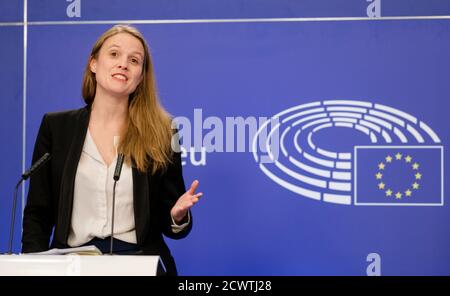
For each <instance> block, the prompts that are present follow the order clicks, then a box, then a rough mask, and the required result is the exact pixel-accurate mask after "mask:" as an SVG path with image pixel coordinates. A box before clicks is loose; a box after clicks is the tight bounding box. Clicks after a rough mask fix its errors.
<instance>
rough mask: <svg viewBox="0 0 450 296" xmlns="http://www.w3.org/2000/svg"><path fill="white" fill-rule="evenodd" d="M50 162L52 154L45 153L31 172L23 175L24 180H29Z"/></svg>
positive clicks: (32, 167)
mask: <svg viewBox="0 0 450 296" xmlns="http://www.w3.org/2000/svg"><path fill="white" fill-rule="evenodd" d="M48 160H50V153H45V154H44V155H43V156H42V157H41V158H39V160H38V161H36V162H35V163H34V164H33V165H32V166H31V168H30V169H29V170H27V171H25V173H23V174H22V179H23V180H26V179H28V178H29V177H30V176H31V175H32V174H33V173H34V172H35V171H37V170H39V169H40V168H41V167H42V166H43V165H44V164H45V163H46V162H47V161H48Z"/></svg>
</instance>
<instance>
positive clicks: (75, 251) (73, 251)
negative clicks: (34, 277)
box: [29, 246, 102, 255]
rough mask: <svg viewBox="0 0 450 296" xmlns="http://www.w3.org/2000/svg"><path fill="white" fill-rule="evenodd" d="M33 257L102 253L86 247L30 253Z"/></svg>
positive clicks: (95, 248) (93, 247)
mask: <svg viewBox="0 0 450 296" xmlns="http://www.w3.org/2000/svg"><path fill="white" fill-rule="evenodd" d="M29 254H33V255H68V254H78V255H102V252H101V251H100V250H99V249H98V248H97V247H96V246H84V247H77V248H67V249H56V248H55V249H50V250H48V251H44V252H36V253H29Z"/></svg>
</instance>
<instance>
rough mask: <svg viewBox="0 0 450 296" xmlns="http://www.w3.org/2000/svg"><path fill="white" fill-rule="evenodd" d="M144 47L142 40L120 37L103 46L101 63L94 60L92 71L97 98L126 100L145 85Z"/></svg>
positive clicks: (113, 38) (108, 40)
mask: <svg viewBox="0 0 450 296" xmlns="http://www.w3.org/2000/svg"><path fill="white" fill-rule="evenodd" d="M143 63H144V47H143V46H142V43H141V41H140V40H139V39H137V38H136V37H134V36H132V35H130V34H128V33H119V34H116V35H114V36H112V37H110V38H108V39H106V41H105V42H104V43H103V45H102V47H101V48H100V51H99V53H98V57H97V59H92V60H91V62H90V69H91V71H92V72H93V73H95V79H96V81H97V89H96V95H97V94H100V95H102V94H105V95H111V96H114V97H126V98H127V99H128V96H129V95H130V94H131V93H132V92H134V91H135V90H136V87H137V86H138V85H139V83H140V82H141V81H142V77H143V73H142V69H143Z"/></svg>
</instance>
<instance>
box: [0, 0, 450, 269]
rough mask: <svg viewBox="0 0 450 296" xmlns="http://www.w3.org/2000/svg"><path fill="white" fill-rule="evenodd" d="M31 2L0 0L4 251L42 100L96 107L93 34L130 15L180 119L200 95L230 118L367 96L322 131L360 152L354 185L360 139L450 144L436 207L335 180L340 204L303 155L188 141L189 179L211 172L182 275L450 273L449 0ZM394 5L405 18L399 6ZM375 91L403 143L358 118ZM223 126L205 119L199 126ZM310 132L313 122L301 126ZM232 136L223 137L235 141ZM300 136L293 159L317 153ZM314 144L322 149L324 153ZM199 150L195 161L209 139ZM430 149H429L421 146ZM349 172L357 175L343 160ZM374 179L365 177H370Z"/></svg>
mask: <svg viewBox="0 0 450 296" xmlns="http://www.w3.org/2000/svg"><path fill="white" fill-rule="evenodd" d="M27 2H28V3H27ZM27 2H26V1H8V0H0V40H2V43H1V44H2V45H1V51H0V52H1V54H0V63H1V65H2V71H1V72H0V81H1V82H0V83H1V88H2V95H1V100H0V104H1V109H0V112H1V116H0V121H1V122H0V127H1V132H0V134H1V136H2V145H1V147H0V149H1V155H3V157H4V161H3V165H2V168H1V172H0V173H1V176H0V182H1V183H0V201H1V207H0V215H1V216H0V217H1V221H0V223H1V224H0V225H1V226H0V234H1V235H0V251H6V250H7V237H8V230H9V221H10V208H11V205H12V194H13V188H14V185H15V184H16V182H17V180H18V178H19V176H20V174H21V172H22V168H23V166H25V167H28V166H29V165H30V159H31V153H32V150H33V145H34V140H35V138H36V134H37V129H38V127H39V123H40V120H41V118H42V116H43V114H44V113H46V112H50V111H57V110H66V109H72V108H79V107H81V106H83V102H82V99H81V94H80V92H81V79H82V73H83V70H84V67H85V65H86V62H87V58H88V55H89V53H90V49H91V46H92V45H93V43H94V42H95V40H96V38H97V37H98V36H99V35H100V34H101V33H103V32H104V31H105V30H107V29H108V28H110V27H111V26H112V25H113V24H114V23H116V22H122V21H125V22H127V21H128V23H129V22H130V21H132V20H133V21H135V25H136V26H137V27H138V28H139V29H140V30H141V31H142V32H143V34H144V35H145V37H146V39H147V40H148V42H149V44H150V47H151V51H152V55H153V59H154V63H155V71H156V78H157V83H158V88H159V93H160V96H161V100H162V103H163V105H164V106H165V107H166V108H167V109H168V110H169V112H170V113H171V114H173V115H174V116H176V117H186V118H188V119H190V120H191V122H192V123H193V122H194V120H199V119H198V118H197V119H194V117H195V116H194V114H197V115H198V114H199V111H198V110H197V111H194V109H201V114H202V120H203V121H201V123H203V124H204V122H206V121H205V120H206V119H207V118H213V117H215V118H216V119H215V120H216V121H221V122H223V127H222V128H223V129H222V130H223V131H225V126H226V124H225V122H226V119H227V117H228V118H237V117H243V118H253V117H254V118H257V119H258V118H260V117H265V118H271V117H273V116H275V115H276V114H278V113H280V112H283V110H287V109H289V108H292V107H295V106H299V105H303V104H309V103H315V104H317V107H318V108H323V110H322V111H324V112H326V114H327V116H328V117H330V118H331V117H333V115H330V112H331V111H332V110H331V109H327V108H329V107H330V106H331V107H332V106H334V105H333V104H331V105H330V104H329V102H330V101H337V100H339V102H340V103H339V102H338V103H336V105H339V106H341V107H343V108H346V107H345V106H347V107H348V106H349V105H353V106H354V105H355V104H356V105H357V104H358V102H365V107H367V108H366V110H359V111H360V112H361V114H359V115H358V114H357V113H358V112H356V111H355V110H354V111H355V112H354V113H353V114H357V115H358V116H357V115H349V114H347V116H346V118H347V119H348V118H350V119H351V118H356V120H360V121H358V122H359V123H361V125H358V124H357V123H355V122H354V121H351V120H347V123H350V124H352V122H353V126H339V125H337V126H336V125H334V126H331V127H329V128H324V129H322V130H321V131H319V130H317V131H316V132H314V133H312V136H311V137H312V139H310V140H311V142H314V144H315V145H317V146H320V147H322V148H323V149H326V150H328V151H335V152H338V153H350V154H352V155H351V157H350V158H351V159H350V160H348V163H349V164H350V167H349V168H348V169H347V171H348V174H349V175H347V176H351V178H350V179H347V181H349V184H353V183H352V182H353V181H352V180H353V177H354V173H355V172H354V170H353V168H354V163H353V161H354V160H355V159H354V154H353V151H354V147H355V146H357V145H372V146H377V145H381V144H382V145H384V146H386V145H387V146H389V145H390V144H392V145H394V144H395V145H403V146H406V145H413V144H414V145H419V146H420V145H423V146H424V147H427V145H428V146H429V145H433V146H439V147H441V148H440V149H441V150H442V158H440V156H439V155H438V156H433V158H431V159H429V160H428V161H429V162H430V163H431V162H433V163H434V164H435V165H436V166H437V168H438V169H436V170H433V172H436V173H433V174H434V175H433V176H432V174H431V173H430V174H426V173H423V175H424V177H423V178H428V179H425V180H426V181H424V183H422V184H431V185H429V186H432V187H433V186H434V187H433V188H432V189H433V190H431V189H429V190H430V191H426V192H427V194H428V195H427V194H425V195H422V196H421V201H423V200H425V201H426V200H427V198H428V197H429V199H430V200H432V201H433V202H434V201H437V204H435V205H433V206H422V205H415V206H411V205H407V206H398V204H396V206H389V205H385V206H363V205H356V204H355V202H354V200H353V198H354V190H353V187H351V188H350V189H349V190H347V191H346V190H338V191H333V192H334V193H336V192H338V193H339V192H341V193H342V191H346V196H350V197H351V198H350V203H347V204H339V203H334V202H327V200H326V198H325V193H328V192H330V190H329V189H330V188H331V187H330V186H331V185H329V183H327V182H328V181H327V179H326V178H323V176H322V177H320V176H319V177H318V176H316V175H315V174H314V173H313V172H314V171H313V169H309V170H308V169H306V170H303V173H302V174H303V176H306V177H308V178H315V179H317V180H319V181H320V182H322V183H320V184H326V185H324V186H325V187H323V188H324V189H320V186H315V185H312V183H311V182H309V181H308V180H310V179H307V181H303V182H302V181H301V178H300V179H299V175H298V174H300V173H301V172H302V170H300V169H299V168H298V166H291V167H290V170H289V172H291V174H290V175H289V173H288V174H287V173H286V170H281V169H280V166H276V165H272V166H271V164H268V165H267V166H266V167H267V171H264V169H262V168H261V166H260V163H259V161H255V154H254V153H252V151H249V149H246V150H245V152H208V153H206V155H205V160H204V163H203V164H200V165H198V164H196V163H195V162H194V163H193V162H192V161H191V159H190V156H191V155H190V153H188V154H187V156H186V158H184V161H185V162H186V164H185V165H184V177H185V181H186V183H187V184H190V183H191V182H192V180H194V179H199V180H200V188H201V191H203V192H204V197H203V198H202V200H201V202H200V203H199V204H198V205H197V206H196V207H195V208H194V209H193V215H194V228H193V230H192V232H191V234H190V235H189V236H188V237H187V238H186V239H184V240H180V241H172V240H170V239H167V240H166V241H167V242H168V244H169V246H170V247H171V250H172V252H173V255H174V257H175V260H176V262H177V265H178V268H179V272H180V273H181V274H182V275H365V274H366V272H367V267H368V266H369V265H370V264H371V261H370V260H367V257H368V255H369V254H371V253H377V254H378V255H379V258H381V274H382V275H450V265H449V263H450V253H449V251H448V250H450V237H449V233H450V208H449V206H448V204H447V203H446V201H445V198H446V196H445V186H444V185H445V183H448V181H449V178H448V177H447V176H446V175H445V174H444V171H445V169H446V168H448V167H449V165H450V164H449V160H448V157H445V154H446V149H447V144H448V143H449V141H450V138H449V137H450V134H449V131H448V126H449V122H450V120H449V117H448V110H449V109H450V108H449V97H448V94H449V93H450V83H449V82H448V81H449V78H450V76H449V69H450V56H449V54H448V53H449V52H450V16H449V15H450V3H449V2H448V1H446V0H433V1H425V0H423V1H414V5H413V4H412V3H411V2H412V1H407V0H396V1H394V0H391V1H387V0H382V1H365V0H348V1H334V0H320V1H310V0H295V1H292V0H283V1H275V0H272V1H270V0H259V1H256V0H255V1H244V0H234V1H207V0H190V1H170V2H168V1H159V0H158V1H143V0H135V1H125V0H115V1H111V0H108V1H107V0H99V1H87V0H80V1H76V0H74V1H69V0H68V1H64V0H41V1H27ZM370 5H377V7H378V8H379V9H380V15H381V17H380V15H378V16H377V17H376V18H368V16H367V15H368V14H367V7H368V6H370ZM69 6H70V7H69ZM24 7H25V8H26V10H27V14H26V15H24ZM24 16H26V18H25V19H24ZM395 16H403V18H399V19H395V18H390V17H395ZM416 16H424V17H423V18H417V17H416ZM433 16H442V17H438V18H433ZM348 17H351V18H348ZM288 18H290V19H288ZM155 20H159V21H160V22H155ZM89 21H98V22H89ZM24 34H25V36H24ZM24 37H26V38H24ZM24 52H25V56H24ZM24 62H25V63H26V71H25V73H24V71H23V69H24ZM24 83H25V84H24ZM24 90H25V93H24ZM342 100H344V102H345V101H346V102H347V105H345V104H343V103H342ZM327 102H328V103H327ZM378 104H380V105H383V106H390V107H391V108H395V109H396V110H397V111H398V110H400V111H402V112H404V113H401V112H397V111H395V112H394V111H392V110H390V111H389V110H388V111H386V110H385V111H386V112H384V113H383V114H388V115H384V117H383V116H382V115H380V117H378V118H381V119H384V120H385V123H384V124H385V125H386V122H391V121H390V120H388V119H392V118H390V117H389V116H391V117H392V116H394V115H395V116H396V117H397V118H401V119H402V120H403V121H404V122H403V126H402V124H401V123H400V124H398V126H397V130H396V131H394V127H393V126H391V129H389V127H388V126H386V128H385V129H386V132H391V137H392V139H393V140H392V142H390V143H389V141H387V142H388V143H386V138H385V137H383V134H382V133H381V132H379V133H377V131H376V128H375V127H373V126H372V127H371V126H370V124H367V123H366V125H365V128H366V129H364V128H360V129H359V130H358V131H356V130H355V128H356V126H357V125H358V126H364V124H363V123H364V122H363V121H361V119H364V118H366V119H367V118H368V121H369V122H370V120H369V119H370V118H371V117H370V116H369V117H367V115H373V117H375V115H377V114H378V113H373V110H382V109H380V108H382V107H380V105H378ZM313 105H314V104H313ZM361 105H362V106H360V107H362V108H365V107H364V104H361ZM347 109H348V108H347ZM301 110H303V109H302V108H301V107H300V109H299V110H298V111H297V113H298V112H300V111H301ZM322 111H320V110H319V111H318V112H322ZM344 111H345V110H344ZM347 111H348V110H347ZM347 113H348V112H347ZM405 113H407V114H410V117H408V116H406V117H405V115H404V114H405ZM311 114H313V113H311ZM317 114H319V113H317ZM389 114H390V115H389ZM402 115H403V116H402ZM324 116H325V115H324ZM352 116H353V117H352ZM319 117H320V116H318V117H317V118H319ZM335 117H345V116H339V115H338V116H335ZM411 117H413V119H417V121H416V122H415V123H416V124H414V122H413V120H412V119H411ZM276 118H277V117H276ZM278 118H280V119H282V118H283V116H282V115H280V116H279V117H278ZM300 118H301V114H300V115H299V117H298V118H297V119H300ZM379 121H380V120H378V123H379V125H378V126H382V125H383V123H380V122H379ZM324 122H325V121H324ZM330 122H335V123H336V121H334V119H332V120H330ZM343 122H345V120H344V121H343ZM366 122H367V121H366ZM394 122H395V121H394ZM408 122H409V123H408ZM372 123H374V121H372ZM391 123H392V122H391ZM420 123H425V124H426V126H427V127H429V129H428V130H430V129H431V130H432V132H433V133H434V134H435V135H436V136H437V137H438V139H439V141H436V138H433V137H431V136H430V133H427V129H426V128H424V125H423V124H422V125H421V124H420ZM286 124H290V122H288V121H285V122H281V124H280V127H279V131H280V134H282V132H283V130H282V126H286ZM408 126H409V128H408ZM216 127H217V126H215V127H214V128H216ZM402 127H403V128H402ZM192 128H194V124H192ZM214 128H213V127H212V126H208V125H207V124H204V126H203V129H202V130H200V132H201V133H202V138H205V137H206V135H207V134H208V133H209V132H211V131H212V130H213V129H214ZM295 128H296V126H294V125H290V129H291V132H292V133H291V134H289V133H287V132H286V138H287V137H290V136H289V135H291V137H290V138H292V139H294V140H295V136H294V134H295ZM411 128H415V129H416V131H418V132H419V133H420V134H421V135H423V141H420V140H417V138H416V137H414V133H411V132H410V131H411ZM299 130H300V129H299ZM399 130H400V133H402V132H403V133H404V134H405V137H406V138H408V139H407V141H406V142H405V141H402V138H401V137H399V136H398V133H399V132H398V131H399ZM216 131H217V130H216ZM195 132H198V131H195ZM306 132H307V128H305V129H303V130H302V132H301V133H300V135H303V134H305V133H306ZM365 132H367V134H366V135H365V134H364V133H365ZM193 133H194V131H193ZM372 134H373V136H371V135H372ZM411 135H412V136H411ZM197 136H199V135H198V134H197ZM237 137H238V136H237V135H235V137H234V139H235V140H237ZM242 137H243V138H241V140H243V141H244V142H245V143H247V144H246V145H247V148H248V143H251V142H252V139H253V135H252V134H251V132H250V131H248V130H247V133H246V134H245V135H244V136H242ZM371 137H377V141H376V142H374V141H373V139H372V138H371ZM192 138H194V135H193V137H192ZM298 139H299V143H297V144H298V145H297V146H299V147H300V148H301V149H304V150H305V152H306V148H307V147H308V144H309V142H308V137H300V136H298ZM227 140H229V139H225V137H224V145H223V146H224V147H225V146H226V142H227ZM290 143H291V144H292V143H293V142H290ZM297 146H295V145H294V144H292V145H287V146H286V147H285V149H287V150H289V155H294V156H296V158H295V159H298V160H301V159H304V157H305V155H304V154H301V153H300V152H299V151H298V150H297V152H296V150H295V149H296V147H297ZM305 147H306V148H305ZM187 148H189V147H187ZM297 148H298V147H297ZM313 148H314V147H309V149H312V150H313V151H315V152H317V148H316V149H315V150H314V149H313ZM394 150H395V149H394ZM394 150H393V151H392V153H393V154H392V156H394V154H395V151H394ZM401 151H406V150H405V148H404V150H401ZM408 151H409V150H408ZM284 152H285V151H284ZM284 152H283V151H280V157H284V156H286V155H287V154H285V153H284ZM294 153H297V154H294ZM402 153H403V152H402ZM405 153H406V152H405ZM310 154H311V153H310ZM433 155H434V154H433ZM194 156H195V157H196V159H197V160H198V159H199V158H200V153H196V154H195V155H194ZM306 157H307V156H306ZM402 157H406V154H405V155H403V156H402ZM322 158H323V159H327V160H328V161H331V162H333V161H334V167H333V169H336V170H335V172H338V171H339V170H337V169H338V167H337V165H336V159H334V160H333V157H326V156H323V157H322ZM413 158H414V156H413ZM286 159H288V158H286ZM402 159H404V158H402ZM436 161H438V162H437V163H436ZM384 162H385V161H384ZM413 162H414V161H413ZM426 162H427V159H426V157H425V160H421V163H422V164H425V163H426ZM280 163H281V160H280ZM303 163H304V164H306V165H308V166H309V167H310V168H316V169H319V170H322V171H321V172H324V171H325V170H326V165H320V164H318V163H317V162H314V161H311V160H308V159H306V160H304V161H303ZM284 165H286V166H287V162H286V163H284ZM290 165H293V164H292V163H290ZM375 165H377V164H375ZM332 166H333V165H332ZM358 169H359V167H358ZM375 169H376V168H375ZM329 171H333V170H331V169H330V170H329ZM267 172H269V173H267ZM270 172H271V173H272V175H271V176H272V177H270V176H269V175H270ZM341 172H342V173H343V175H344V173H345V170H342V171H341ZM399 172H400V173H399V174H402V173H401V172H402V171H401V168H400V171H399ZM323 174H325V172H324V173H323ZM275 175H276V176H278V179H276V178H274V177H273V176H275ZM362 176H365V175H362ZM374 179H375V177H374ZM394 179H395V178H394ZM276 180H278V181H276ZM280 180H281V181H280ZM360 180H361V179H358V182H360ZM430 180H432V181H430ZM283 181H284V183H283ZM350 181H351V182H350ZM372 181H373V180H371V179H370V178H369V177H367V178H366V180H363V182H367V184H368V185H367V186H372V185H371V183H370V182H372ZM323 182H325V183H323ZM390 182H391V183H392V182H395V180H390ZM287 183H289V184H293V186H297V187H296V188H299V187H301V186H303V185H304V184H306V185H307V186H303V188H307V189H309V190H312V189H314V188H315V189H314V190H316V192H318V193H319V195H320V196H321V198H320V200H315V199H313V198H308V197H306V196H305V195H302V194H298V193H297V192H295V190H292V187H291V189H289V186H288V185H286V184H287ZM282 184H285V186H283V185H282ZM301 184H303V185H301ZM327 186H328V187H327ZM350 186H352V185H350ZM358 186H359V183H358ZM373 186H377V185H376V184H375V185H373ZM400 187H401V186H400ZM400 187H399V188H400ZM358 188H359V187H358ZM401 188H403V187H401ZM403 189H404V190H406V187H405V188H403ZM403 189H399V190H403ZM380 190H381V189H380ZM372 191H374V192H375V191H376V190H372ZM372 191H371V192H372ZM417 192H419V191H417ZM382 193H383V194H382V195H383V196H382V197H381V198H385V199H386V198H387V197H386V196H385V194H384V192H382ZM402 194H404V193H403V192H402ZM25 196H26V195H25ZM21 198H22V197H20V199H21ZM359 198H360V196H359V195H358V200H359ZM371 198H372V197H371ZM411 198H414V195H413V196H412V197H411ZM395 202H396V199H395V198H390V199H388V203H391V204H395ZM22 207H23V204H19V207H18V210H17V213H18V219H17V223H16V232H15V240H14V244H15V246H14V250H15V251H16V252H19V251H20V232H21V230H20V223H21V222H20V218H21V211H22ZM369 269H370V268H369Z"/></svg>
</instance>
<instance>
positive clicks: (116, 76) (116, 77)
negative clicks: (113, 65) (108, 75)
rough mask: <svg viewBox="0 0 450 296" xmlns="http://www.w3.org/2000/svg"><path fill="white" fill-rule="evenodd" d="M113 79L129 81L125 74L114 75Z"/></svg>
mask: <svg viewBox="0 0 450 296" xmlns="http://www.w3.org/2000/svg"><path fill="white" fill-rule="evenodd" d="M112 77H113V78H114V79H116V80H119V81H128V77H127V76H125V75H123V74H119V73H116V74H113V75H112Z"/></svg>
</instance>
